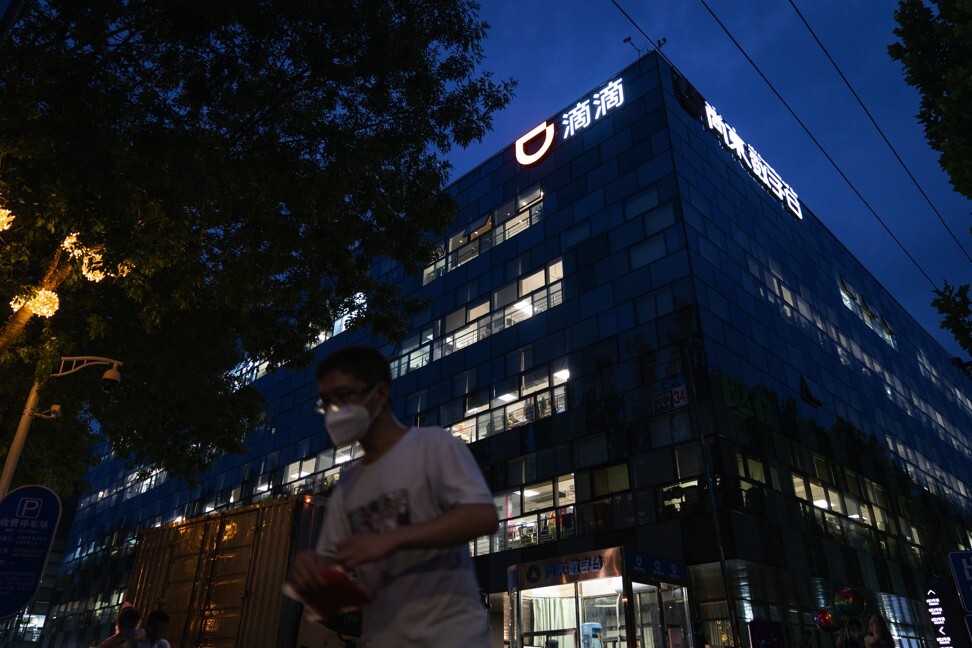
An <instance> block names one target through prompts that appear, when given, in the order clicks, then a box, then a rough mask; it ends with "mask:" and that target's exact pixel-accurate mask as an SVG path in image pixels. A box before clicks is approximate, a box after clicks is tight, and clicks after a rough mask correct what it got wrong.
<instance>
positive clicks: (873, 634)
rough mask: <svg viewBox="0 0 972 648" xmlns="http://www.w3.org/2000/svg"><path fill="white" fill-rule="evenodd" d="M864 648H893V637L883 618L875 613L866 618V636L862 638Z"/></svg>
mask: <svg viewBox="0 0 972 648" xmlns="http://www.w3.org/2000/svg"><path fill="white" fill-rule="evenodd" d="M864 646H865V648H895V647H894V637H892V636H891V630H889V629H888V624H887V622H886V621H885V620H884V617H883V616H881V615H880V614H878V613H877V612H873V613H871V615H870V616H868V617H867V635H865V637H864Z"/></svg>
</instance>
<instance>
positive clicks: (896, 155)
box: [789, 0, 972, 263]
mask: <svg viewBox="0 0 972 648" xmlns="http://www.w3.org/2000/svg"><path fill="white" fill-rule="evenodd" d="M789 2H790V6H791V7H793V10H794V11H795V12H796V14H797V15H798V16H799V17H800V20H802V21H803V24H804V26H805V27H806V28H807V31H809V32H810V35H811V36H813V40H815V41H817V45H819V46H820V49H821V50H823V53H824V55H825V56H826V57H827V60H829V61H830V64H831V65H833V66H834V70H836V71H837V74H838V75H840V78H841V79H842V80H843V82H844V85H846V86H847V89H848V90H850V92H851V94H852V95H854V98H855V99H857V103H858V104H860V106H861V109H862V110H863V111H864V114H865V115H867V118H868V119H870V120H871V124H873V125H874V128H875V129H876V130H877V132H878V133H879V134H880V135H881V139H883V140H884V143H885V144H887V145H888V148H889V149H891V152H892V153H894V157H895V159H896V160H897V161H898V163H899V164H900V165H901V168H903V169H904V170H905V173H907V174H908V177H909V178H911V181H912V182H913V183H914V184H915V188H916V189H918V191H919V192H920V193H921V195H922V197H924V199H925V202H927V203H928V206H929V207H931V208H932V211H933V212H935V215H936V216H938V220H939V221H940V222H941V224H942V225H943V226H944V227H945V229H946V230H947V231H948V233H949V235H950V236H951V237H952V240H953V241H955V244H956V245H958V246H959V249H960V250H962V253H963V254H965V258H966V259H968V260H969V263H972V256H969V253H968V252H967V251H966V250H965V247H964V246H963V245H962V243H961V242H959V240H958V238H957V237H956V236H955V232H953V231H952V228H951V227H949V226H948V223H946V222H945V219H944V218H942V215H941V213H940V212H939V211H938V209H936V208H935V205H934V204H933V203H932V201H931V198H929V197H928V194H927V193H925V190H924V189H922V187H921V185H920V184H919V183H918V180H917V179H916V178H915V176H914V175H913V174H912V173H911V170H910V169H909V168H908V165H907V164H905V161H904V160H903V159H901V156H900V155H899V154H898V151H897V149H895V148H894V145H893V144H891V141H890V140H889V139H888V137H887V136H886V135H885V134H884V131H883V130H881V127H880V126H878V123H877V121H875V119H874V116H873V115H872V114H871V111H870V110H868V109H867V106H865V105H864V102H863V101H862V100H861V98H860V97H859V96H858V94H857V92H856V91H855V90H854V88H853V86H851V83H850V81H848V80H847V77H846V76H844V73H843V72H842V71H841V69H840V67H838V65H837V62H836V61H835V60H834V58H833V57H832V56H831V55H830V52H828V51H827V48H826V47H824V44H823V43H821V42H820V39H819V38H817V34H816V33H815V32H814V31H813V28H812V27H810V23H808V22H807V19H806V18H804V17H803V14H802V13H800V9H799V8H797V6H796V3H795V2H794V1H793V0H789Z"/></svg>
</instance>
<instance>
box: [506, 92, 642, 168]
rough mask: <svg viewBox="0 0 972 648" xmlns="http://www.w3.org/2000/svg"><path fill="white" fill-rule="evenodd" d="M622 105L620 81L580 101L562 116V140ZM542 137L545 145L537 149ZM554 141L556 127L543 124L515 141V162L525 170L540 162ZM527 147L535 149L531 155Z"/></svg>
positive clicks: (622, 95)
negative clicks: (539, 138) (526, 167)
mask: <svg viewBox="0 0 972 648" xmlns="http://www.w3.org/2000/svg"><path fill="white" fill-rule="evenodd" d="M622 104H624V86H623V85H622V83H621V79H620V78H619V79H617V80H615V81H611V82H610V83H608V84H607V85H605V86H604V87H603V88H601V89H600V90H598V91H597V92H595V93H594V94H593V95H592V96H591V97H589V98H587V99H584V100H583V101H578V102H577V104H576V105H575V106H574V107H573V108H570V109H568V110H567V112H565V113H564V114H563V115H562V116H561V125H562V126H563V136H562V137H561V139H565V140H566V139H570V138H571V137H573V136H574V135H576V134H577V133H578V132H579V131H582V130H584V129H585V128H587V127H589V126H590V125H591V124H593V123H594V122H596V121H598V120H599V119H601V118H603V117H605V116H607V114H608V113H609V112H611V111H612V110H614V109H615V108H619V107H621V105H622ZM541 134H542V135H543V141H542V142H541V143H540V144H539V146H537V145H536V140H537V138H538V137H539V136H540V135H541ZM555 138H556V129H555V125H554V124H550V123H547V122H543V123H542V124H540V125H539V126H537V127H536V128H534V129H533V130H531V131H530V132H529V133H527V134H526V135H524V136H523V137H521V138H520V139H518V140H516V144H515V147H514V148H515V150H516V160H517V161H518V162H519V163H520V164H522V165H524V166H528V165H530V164H533V163H535V162H538V161H539V160H540V158H542V157H543V156H544V155H546V153H547V151H549V150H550V146H551V145H552V144H553V142H554V139H555ZM528 144H531V145H533V146H532V149H533V150H532V152H530V153H528V152H527V145H528Z"/></svg>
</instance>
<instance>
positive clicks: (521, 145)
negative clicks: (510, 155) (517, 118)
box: [516, 122, 554, 166]
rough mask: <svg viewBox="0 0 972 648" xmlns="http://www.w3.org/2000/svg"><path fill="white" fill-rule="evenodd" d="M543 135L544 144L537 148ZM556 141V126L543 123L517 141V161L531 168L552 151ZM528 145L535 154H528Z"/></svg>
mask: <svg viewBox="0 0 972 648" xmlns="http://www.w3.org/2000/svg"><path fill="white" fill-rule="evenodd" d="M541 133H542V134H543V142H541V143H540V145H539V147H537V140H539V137H540V135H541ZM553 141H554V125H553V124H548V123H547V122H543V123H542V124H540V125H539V126H537V127H536V128H534V129H533V130H532V131H530V132H529V133H527V134H526V135H524V136H523V137H521V138H520V139H518V140H516V161H517V162H519V163H520V164H522V165H523V166H529V165H531V164H533V163H535V162H538V161H539V160H540V158H542V157H543V156H544V155H546V153H547V151H549V150H550V145H551V144H553ZM527 144H530V148H531V149H533V153H527Z"/></svg>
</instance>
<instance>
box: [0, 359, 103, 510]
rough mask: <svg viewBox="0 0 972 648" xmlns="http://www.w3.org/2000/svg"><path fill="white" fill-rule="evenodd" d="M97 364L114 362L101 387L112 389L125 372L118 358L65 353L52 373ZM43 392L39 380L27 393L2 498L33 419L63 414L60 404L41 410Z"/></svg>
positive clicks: (1, 478) (0, 484)
mask: <svg viewBox="0 0 972 648" xmlns="http://www.w3.org/2000/svg"><path fill="white" fill-rule="evenodd" d="M96 365H101V366H105V365H108V366H110V368H109V369H108V371H106V372H105V373H104V375H102V376H101V388H102V389H103V390H104V391H106V392H109V391H111V390H112V389H114V388H115V387H116V386H117V385H118V383H120V382H121V372H120V371H118V367H120V366H122V363H121V362H119V361H118V360H112V359H111V358H102V357H100V356H68V357H63V358H61V367H60V369H58V370H57V371H56V372H55V373H52V374H51V378H60V377H61V376H67V375H68V374H73V373H74V372H75V371H80V370H81V369H84V368H85V367H91V366H96ZM39 396H40V383H39V382H38V381H36V380H35V381H34V385H33V386H32V387H31V388H30V394H28V396H27V404H26V405H25V406H24V413H23V414H22V415H21V417H20V425H18V426H17V433H16V434H14V438H13V442H12V443H11V444H10V451H9V452H8V453H7V460H6V461H5V462H4V464H3V474H0V500H2V499H3V498H4V497H5V496H6V495H7V491H8V490H9V489H10V482H11V481H13V474H14V471H15V470H16V469H17V462H19V461H20V453H21V452H22V451H23V449H24V442H26V441H27V431H28V430H29V429H30V424H31V422H33V420H34V419H35V418H42V419H51V418H58V417H59V416H60V415H61V408H60V406H59V405H52V406H51V409H49V410H47V411H46V412H38V411H37V399H38V397H39Z"/></svg>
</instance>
